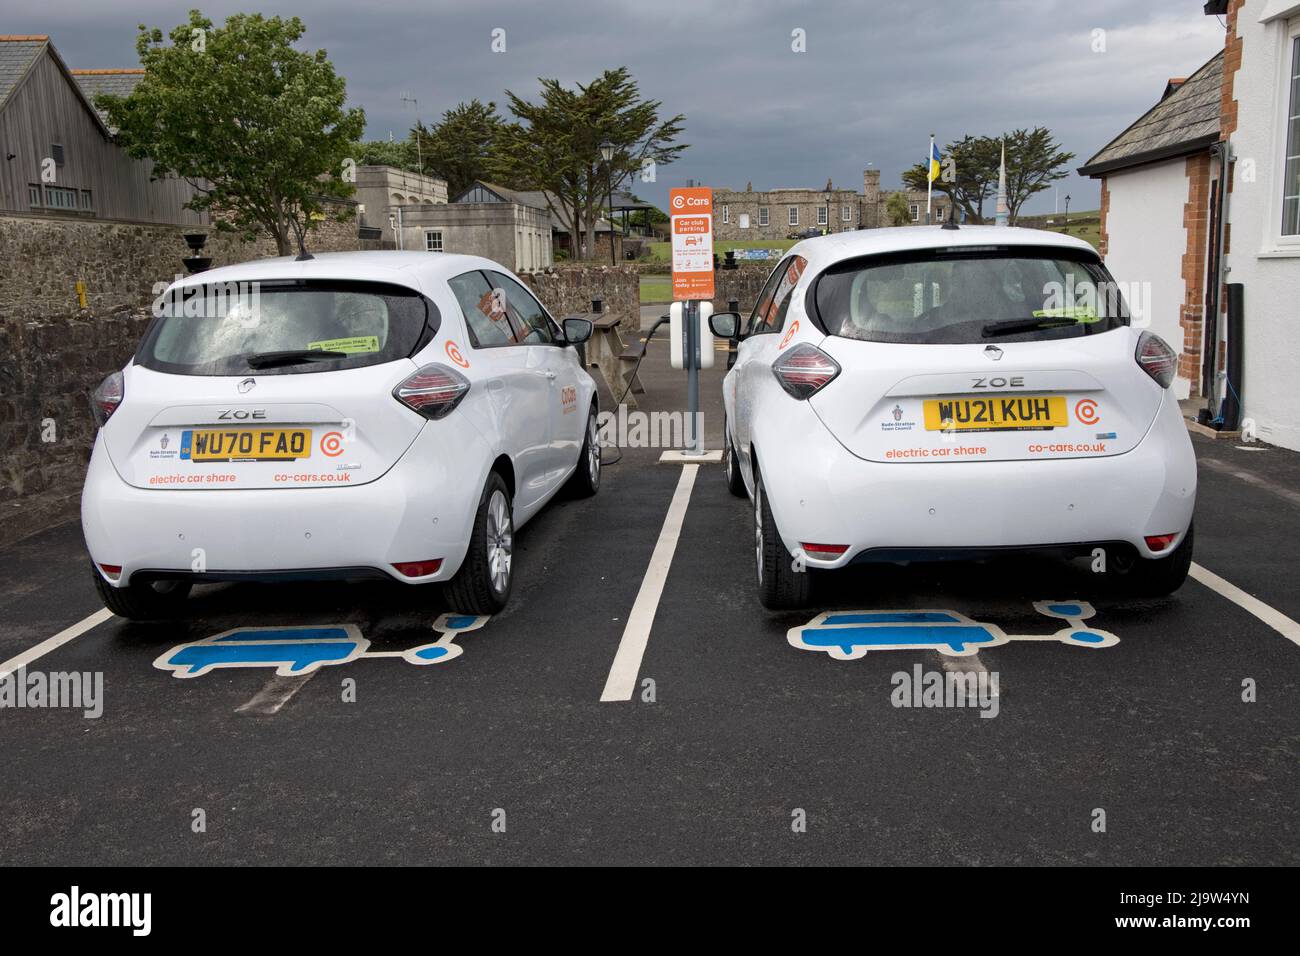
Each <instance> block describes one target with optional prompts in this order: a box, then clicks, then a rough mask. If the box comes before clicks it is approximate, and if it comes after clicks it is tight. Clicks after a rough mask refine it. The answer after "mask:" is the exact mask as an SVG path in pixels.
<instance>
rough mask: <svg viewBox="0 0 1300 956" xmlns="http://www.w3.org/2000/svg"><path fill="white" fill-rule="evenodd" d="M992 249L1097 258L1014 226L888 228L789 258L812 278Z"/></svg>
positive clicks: (843, 235) (839, 236)
mask: <svg viewBox="0 0 1300 956" xmlns="http://www.w3.org/2000/svg"><path fill="white" fill-rule="evenodd" d="M992 245H997V246H1049V247H1052V246H1055V247H1058V248H1060V249H1068V250H1070V251H1073V252H1087V253H1091V254H1092V255H1094V256H1095V255H1097V251H1096V250H1095V249H1093V247H1092V246H1090V245H1088V243H1086V242H1084V241H1083V240H1082V239H1076V238H1074V237H1073V236H1064V235H1061V234H1060V233H1059V232H1049V231H1047V230H1046V229H1022V228H1018V227H1016V226H961V227H959V228H957V229H945V228H944V227H943V226H890V227H888V228H884V229H857V230H854V231H853V232H837V233H832V234H831V235H829V236H818V237H816V238H814V239H803V240H801V241H799V242H797V243H795V244H794V246H792V247H791V248H790V252H789V253H788V255H798V256H803V257H804V258H805V259H807V260H808V268H806V269H805V270H804V274H805V275H812V274H815V273H818V272H821V271H822V270H823V269H825V268H826V267H828V266H831V265H833V264H835V263H837V262H842V261H843V260H845V259H856V258H857V257H858V256H876V255H883V254H885V253H891V252H909V251H912V250H921V249H950V248H960V247H964V246H992Z"/></svg>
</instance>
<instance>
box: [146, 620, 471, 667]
mask: <svg viewBox="0 0 1300 956" xmlns="http://www.w3.org/2000/svg"><path fill="white" fill-rule="evenodd" d="M489 620H490V617H488V616H487V615H483V616H475V615H471V614H443V615H442V616H440V617H439V618H438V619H437V620H436V621H434V622H433V629H434V630H435V631H438V632H440V633H441V635H442V636H441V637H439V638H438V640H436V641H434V642H433V643H431V644H421V645H419V646H418V647H412V648H408V649H407V650H404V651H372V650H370V641H369V640H367V639H366V638H364V637H362V636H361V631H360V630H359V629H358V628H357V626H356V625H355V624H322V625H316V626H311V627H236V628H233V629H232V630H229V631H223V632H222V633H220V634H214V635H213V636H212V637H205V638H203V640H201V641H192V642H190V643H189V644H181V645H180V646H179V647H173V648H172V649H171V650H169V651H168V652H167V653H166V654H163V655H162V656H161V657H159V658H158V659H157V660H156V661H154V662H153V666H154V667H157V668H159V669H160V670H166V671H171V672H172V676H173V677H198V676H200V675H201V674H206V673H208V672H209V671H212V670H215V669H217V668H230V667H234V668H244V667H274V668H275V673H276V675H277V676H279V677H293V676H295V675H301V674H310V673H312V672H313V671H316V670H318V669H319V668H322V667H332V666H335V665H338V664H349V663H351V662H352V661H355V660H360V659H362V658H373V657H400V658H402V659H403V660H405V661H406V662H407V663H409V664H417V665H424V664H441V663H443V662H445V661H450V660H453V659H455V658H457V657H459V656H460V654H461V648H460V646H459V645H458V644H456V643H455V640H456V638H457V637H459V636H460V635H461V634H465V633H467V632H469V631H476V630H478V629H479V628H480V627H482V626H483V625H484V624H486V623H487V622H488V621H489Z"/></svg>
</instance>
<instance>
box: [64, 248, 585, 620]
mask: <svg viewBox="0 0 1300 956" xmlns="http://www.w3.org/2000/svg"><path fill="white" fill-rule="evenodd" d="M155 313H156V318H155V319H154V321H153V322H152V323H151V324H150V326H149V328H148V330H147V331H146V332H145V335H144V338H143V340H142V342H141V344H140V347H139V349H138V351H137V352H136V354H135V356H134V358H132V360H131V361H130V363H129V364H127V366H126V367H125V368H124V369H122V370H121V371H120V372H114V373H113V374H111V375H110V376H108V378H107V379H105V380H104V382H103V383H102V384H101V385H100V387H99V388H98V389H97V390H96V392H95V393H94V396H93V398H92V406H93V408H94V411H95V414H96V418H97V421H98V423H99V425H100V429H99V434H98V436H97V437H96V439H95V445H94V450H93V452H92V454H91V458H90V465H89V471H88V473H87V475H86V484H85V490H84V492H83V495H82V507H81V516H82V527H83V529H84V532H85V537H86V544H87V547H88V549H89V551H90V556H91V560H92V562H93V564H94V576H95V583H96V585H97V586H98V589H99V593H100V595H101V597H102V598H103V600H104V603H105V604H106V605H107V606H108V607H109V609H110V610H112V611H114V612H115V613H117V614H120V615H123V616H125V617H129V618H151V617H162V616H170V615H173V614H176V613H177V612H178V611H180V610H181V609H182V608H181V602H183V601H184V599H185V597H186V595H187V594H188V592H189V590H190V587H191V585H192V584H193V583H194V582H204V581H232V580H234V581H244V580H252V581H281V580H322V579H323V580H329V579H351V578H363V577H386V578H390V579H392V580H396V581H401V582H403V583H407V584H426V583H432V582H446V583H447V588H446V591H447V595H448V598H449V603H450V604H451V605H452V607H453V608H454V609H456V610H458V611H463V612H468V613H477V614H490V613H494V612H496V611H499V610H500V609H501V608H502V607H504V606H505V603H506V601H507V598H508V597H509V595H510V587H511V581H512V571H513V564H512V561H513V540H514V533H515V531H516V530H517V529H518V528H519V527H520V526H521V525H523V524H524V522H526V521H527V520H528V519H529V518H530V517H532V516H533V515H534V514H536V513H537V511H538V510H539V509H540V508H541V507H542V506H543V505H544V504H545V503H546V502H547V500H548V499H550V498H551V497H552V496H553V495H555V494H556V492H557V491H559V490H560V488H561V487H563V486H565V485H566V484H567V485H568V486H569V487H570V488H571V489H573V490H575V491H576V493H577V494H579V495H590V494H594V493H595V492H596V490H597V488H598V487H599V484H600V449H599V444H598V441H597V437H596V435H597V432H596V389H595V383H594V382H593V381H592V379H591V376H590V375H588V374H587V372H586V371H585V370H584V369H583V368H582V366H581V363H580V361H579V359H578V357H577V353H576V351H575V350H574V349H573V348H571V347H570V346H572V345H576V344H578V343H581V342H583V341H585V340H586V339H587V338H588V336H590V334H591V323H590V322H588V321H586V320H585V319H566V320H565V322H564V325H563V327H561V326H560V325H558V324H557V323H556V322H555V321H554V320H553V319H552V318H551V316H550V315H549V314H548V313H547V311H546V309H545V308H543V307H542V305H541V303H539V302H538V300H537V299H536V298H535V297H534V296H533V295H532V293H530V292H529V290H528V289H527V288H526V287H525V286H524V285H523V283H521V282H520V281H519V280H518V279H517V278H516V277H515V276H513V275H512V274H510V273H509V272H508V271H506V270H505V269H503V268H502V267H501V266H500V265H498V264H497V263H495V262H492V261H489V260H487V259H480V258H477V257H473V256H463V255H445V254H430V253H424V252H359V253H340V254H327V255H320V256H317V257H316V258H314V259H310V260H307V261H297V260H294V259H268V260H261V261H256V262H249V263H245V264H243V265H237V266H230V267H226V268H221V269H215V270H212V271H209V272H204V273H201V274H199V275H195V276H191V277H189V278H186V279H184V280H183V281H180V282H177V283H175V284H174V285H173V286H171V287H170V288H169V289H168V290H167V292H166V293H165V294H164V295H163V296H161V297H160V299H159V301H158V302H157V303H155Z"/></svg>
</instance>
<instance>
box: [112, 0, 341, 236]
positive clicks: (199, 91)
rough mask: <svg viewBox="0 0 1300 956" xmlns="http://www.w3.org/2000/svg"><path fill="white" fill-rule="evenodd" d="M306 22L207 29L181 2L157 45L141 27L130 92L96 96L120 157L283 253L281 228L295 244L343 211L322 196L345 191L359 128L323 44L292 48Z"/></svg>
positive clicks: (220, 221) (251, 21)
mask: <svg viewBox="0 0 1300 956" xmlns="http://www.w3.org/2000/svg"><path fill="white" fill-rule="evenodd" d="M305 29H306V28H305V27H304V26H303V23H302V21H301V20H299V19H298V18H297V17H291V18H289V19H287V20H285V19H281V18H280V17H270V18H266V17H263V16H261V15H260V14H242V13H241V14H235V15H234V16H231V17H229V18H228V19H227V20H226V22H225V26H224V27H214V26H213V24H212V21H211V20H209V19H207V18H206V17H204V16H203V15H202V14H201V13H200V12H199V11H198V10H191V11H190V16H189V22H188V23H183V24H181V25H180V26H178V27H176V28H175V29H174V30H172V31H171V33H170V34H169V39H170V40H171V43H170V44H166V43H164V42H163V33H162V31H161V30H160V29H158V28H156V27H155V28H152V29H151V28H149V27H146V26H144V25H143V24H141V26H140V32H139V35H138V36H137V37H136V51H137V52H138V53H139V55H140V64H141V65H142V66H143V67H144V70H145V73H144V76H143V78H142V79H141V80H140V83H139V84H138V85H137V86H136V87H135V89H134V90H133V91H132V92H131V94H130V95H129V96H126V97H119V96H112V95H102V96H100V97H99V98H98V101H97V105H98V106H99V107H100V108H101V109H106V110H107V111H108V116H109V123H110V125H112V126H116V127H117V128H118V131H119V132H118V136H119V138H120V140H121V142H122V144H123V145H124V146H125V147H126V149H127V151H128V152H129V153H130V155H132V156H134V157H136V158H148V159H151V160H153V163H154V167H155V169H156V170H157V171H158V172H160V173H174V174H176V175H178V176H181V177H183V178H185V179H186V180H188V181H189V182H190V183H191V184H192V185H193V186H194V187H195V189H197V190H198V194H197V195H196V197H195V198H194V199H193V200H191V201H190V204H189V205H190V208H192V209H209V210H211V211H212V212H213V213H214V221H215V222H216V226H217V228H218V229H221V230H234V231H238V232H240V233H242V234H243V235H244V236H245V237H246V238H249V239H251V238H254V237H255V236H256V235H257V234H258V232H264V233H267V234H270V235H271V236H273V237H275V242H276V246H277V248H278V249H279V251H280V254H281V255H288V254H290V253H291V252H292V247H291V245H290V236H291V235H292V236H293V237H294V238H296V239H297V242H298V248H299V251H300V252H305V248H306V246H305V240H304V236H305V233H306V232H307V231H308V230H309V229H311V228H312V226H313V224H314V223H315V222H316V221H318V220H319V219H322V218H325V217H326V216H331V217H335V218H347V216H349V215H350V214H351V213H350V210H349V211H347V212H339V211H337V209H335V208H327V200H328V199H329V198H341V197H344V196H347V195H349V194H351V192H352V191H353V187H352V186H351V185H350V184H349V183H348V182H346V181H344V174H345V171H346V169H347V163H346V161H347V160H352V159H353V157H352V155H351V153H352V147H353V144H354V143H355V142H356V141H357V140H358V139H359V138H360V136H361V133H362V130H363V129H364V127H365V114H364V113H363V112H362V111H361V110H360V109H355V108H353V109H345V108H344V101H345V98H346V91H345V83H344V81H343V78H342V77H340V76H338V75H337V74H336V73H335V72H334V67H333V65H332V64H331V63H330V61H329V59H328V57H327V56H326V54H325V51H324V50H317V51H316V52H315V53H306V52H303V51H300V50H297V49H295V48H294V46H293V45H294V44H295V43H296V42H297V41H298V40H300V39H301V38H302V35H303V33H304V32H305Z"/></svg>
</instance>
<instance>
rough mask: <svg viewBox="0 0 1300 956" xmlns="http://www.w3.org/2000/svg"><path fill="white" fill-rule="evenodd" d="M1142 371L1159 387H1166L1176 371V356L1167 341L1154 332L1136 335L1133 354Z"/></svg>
mask: <svg viewBox="0 0 1300 956" xmlns="http://www.w3.org/2000/svg"><path fill="white" fill-rule="evenodd" d="M1134 358H1136V359H1137V363H1138V365H1139V366H1141V368H1142V371H1144V372H1146V373H1147V374H1148V375H1150V376H1151V378H1152V380H1153V381H1154V382H1155V383H1156V384H1157V385H1159V386H1160V387H1161V388H1168V387H1169V383H1170V382H1172V381H1173V380H1174V373H1176V372H1177V371H1178V356H1177V355H1175V354H1174V350H1173V349H1171V348H1170V347H1169V345H1168V343H1166V342H1165V340H1164V339H1162V338H1161V337H1160V336H1158V335H1156V334H1155V333H1154V332H1143V333H1142V335H1141V336H1139V337H1138V347H1137V353H1136V354H1135V355H1134Z"/></svg>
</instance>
